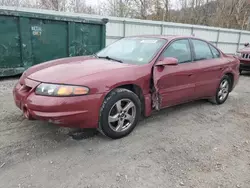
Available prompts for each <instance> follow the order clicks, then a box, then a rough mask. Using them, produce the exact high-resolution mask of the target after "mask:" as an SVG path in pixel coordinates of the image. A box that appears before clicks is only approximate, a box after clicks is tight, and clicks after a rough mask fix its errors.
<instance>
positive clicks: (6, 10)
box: [0, 6, 109, 24]
mask: <svg viewBox="0 0 250 188" xmlns="http://www.w3.org/2000/svg"><path fill="white" fill-rule="evenodd" d="M1 14H4V15H14V16H23V17H30V18H41V19H49V20H62V21H74V22H84V23H96V24H107V23H108V21H109V20H108V19H107V18H103V17H102V16H99V15H92V14H82V13H73V12H62V11H54V10H46V9H34V8H23V7H11V6H0V15H1Z"/></svg>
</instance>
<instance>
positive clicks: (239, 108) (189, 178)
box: [0, 74, 250, 188]
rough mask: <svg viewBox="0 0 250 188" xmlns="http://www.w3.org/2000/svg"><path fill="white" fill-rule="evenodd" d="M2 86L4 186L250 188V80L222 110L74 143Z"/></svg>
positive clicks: (184, 114) (200, 104)
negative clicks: (30, 116) (30, 115)
mask: <svg viewBox="0 0 250 188" xmlns="http://www.w3.org/2000/svg"><path fill="white" fill-rule="evenodd" d="M16 81H17V79H5V80H0V187H1V188H8V187H17V188H24V187H32V188H33V187H34V188H40V187H45V188H50V187H51V188H55V187H56V188H61V187H62V188H64V187H65V188H66V187H68V188H78V187H81V188H84V187H86V188H87V187H88V188H100V187H102V188H106V187H107V188H108V187H110V188H111V187H112V188H118V187H119V188H122V187H131V188H146V187H152V188H157V187H162V188H168V187H171V188H173V187H197V188H201V187H202V188H207V187H209V188H210V187H211V188H213V187H215V188H219V187H220V188H224V187H225V188H231V187H244V188H249V187H250V125H249V120H250V111H249V107H250V104H249V103H250V87H248V86H249V82H250V74H249V75H244V76H242V77H241V78H240V82H239V84H238V86H237V87H236V89H235V90H234V91H233V92H232V93H231V95H230V97H229V99H228V101H227V102H226V103H225V104H224V105H222V106H216V105H212V104H210V103H209V102H206V101H197V102H194V103H189V104H184V105H180V106H177V107H173V108H169V109H166V110H163V111H161V112H159V113H157V114H155V115H154V116H152V117H150V118H147V119H144V120H142V121H141V122H140V123H139V125H138V126H137V128H136V129H135V130H134V132H133V133H132V134H131V135H129V136H128V137H126V138H123V139H120V140H110V139H108V138H105V137H103V136H101V135H99V134H97V135H96V136H93V137H91V138H87V139H82V140H78V141H77V140H74V139H72V138H71V137H70V136H69V133H70V132H71V130H70V129H67V128H59V127H57V126H55V125H51V124H48V123H46V122H40V121H28V120H25V119H24V118H23V117H22V114H21V112H20V111H19V110H18V109H17V108H16V107H15V105H14V103H13V99H12V94H11V92H12V88H13V86H14V83H15V82H16Z"/></svg>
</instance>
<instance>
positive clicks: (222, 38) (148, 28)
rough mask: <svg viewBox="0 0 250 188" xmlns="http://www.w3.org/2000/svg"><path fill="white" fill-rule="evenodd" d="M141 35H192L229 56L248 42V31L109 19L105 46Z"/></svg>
mask: <svg viewBox="0 0 250 188" xmlns="http://www.w3.org/2000/svg"><path fill="white" fill-rule="evenodd" d="M143 34H153V35H154V34H155V35H161V34H163V35H186V36H190V35H192V34H194V35H195V36H196V37H199V38H202V39H205V40H207V41H210V42H212V43H213V44H215V45H216V46H217V47H218V48H219V49H221V50H222V51H223V52H225V53H229V54H234V53H235V52H236V51H237V50H239V49H241V48H243V47H244V43H246V42H250V32H249V31H241V30H233V29H224V28H216V27H207V26H197V25H188V24H178V23H168V22H158V21H145V20H138V19H127V18H114V17H109V23H108V24H107V33H106V35H107V37H106V45H109V44H111V43H113V42H115V41H116V40H118V39H120V38H122V37H125V36H133V35H143Z"/></svg>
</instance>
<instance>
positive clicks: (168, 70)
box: [153, 39, 196, 108]
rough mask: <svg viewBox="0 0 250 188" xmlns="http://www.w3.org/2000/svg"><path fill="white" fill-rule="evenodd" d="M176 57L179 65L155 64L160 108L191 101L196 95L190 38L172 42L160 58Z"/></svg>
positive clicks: (154, 76) (154, 72)
mask: <svg viewBox="0 0 250 188" xmlns="http://www.w3.org/2000/svg"><path fill="white" fill-rule="evenodd" d="M166 57H174V58H176V59H178V65H169V66H164V67H163V66H155V67H154V71H153V79H154V86H155V89H156V93H157V94H158V95H159V97H160V100H159V101H160V106H159V107H160V108H165V107H169V106H173V105H176V104H180V103H184V102H187V101H190V100H192V99H193V97H194V88H195V76H196V69H195V65H194V63H193V62H192V54H191V48H190V43H189V40H188V39H180V40H176V41H174V42H172V43H171V44H170V45H168V47H167V48H166V49H165V51H164V52H163V53H162V55H161V56H160V59H162V58H166Z"/></svg>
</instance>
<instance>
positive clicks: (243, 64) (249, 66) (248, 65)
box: [240, 59, 250, 71]
mask: <svg viewBox="0 0 250 188" xmlns="http://www.w3.org/2000/svg"><path fill="white" fill-rule="evenodd" d="M240 70H246V71H250V60H243V59H240Z"/></svg>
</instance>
